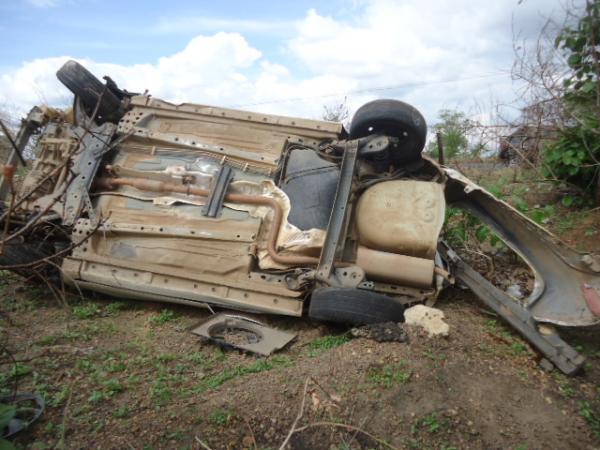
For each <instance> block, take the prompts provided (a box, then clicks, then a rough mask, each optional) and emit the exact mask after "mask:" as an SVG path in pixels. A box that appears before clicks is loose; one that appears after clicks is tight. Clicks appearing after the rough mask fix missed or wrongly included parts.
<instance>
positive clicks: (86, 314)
mask: <svg viewBox="0 0 600 450" xmlns="http://www.w3.org/2000/svg"><path fill="white" fill-rule="evenodd" d="M101 312H102V310H101V309H100V306H98V305H97V304H96V303H86V304H84V305H76V306H73V314H74V315H75V317H77V318H78V319H82V320H83V319H91V318H93V317H96V316H98V315H100V313H101Z"/></svg>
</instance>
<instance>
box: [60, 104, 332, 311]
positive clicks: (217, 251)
mask: <svg viewBox="0 0 600 450" xmlns="http://www.w3.org/2000/svg"><path fill="white" fill-rule="evenodd" d="M131 105H132V108H131V109H130V110H129V111H128V112H127V113H126V114H125V116H124V117H123V119H122V120H121V121H120V123H119V125H118V130H117V133H118V136H119V135H120V136H121V137H124V139H123V140H122V141H121V143H120V145H119V147H118V152H117V155H116V157H115V159H114V161H113V162H112V163H113V166H114V167H116V168H118V170H119V171H120V172H121V173H125V174H131V173H135V174H137V176H141V177H144V176H146V177H148V178H157V179H160V178H161V177H169V176H171V175H173V174H176V175H181V173H182V172H181V168H182V167H184V166H185V164H189V163H190V161H194V158H198V157H202V158H204V160H205V161H214V162H215V163H217V164H222V163H224V162H227V163H228V165H231V166H233V167H235V168H237V169H238V170H237V171H236V180H246V181H252V182H257V183H260V182H261V181H264V180H268V179H269V176H270V175H272V174H273V172H274V171H275V169H276V168H277V165H278V163H279V159H280V157H281V154H282V151H283V150H284V148H285V146H286V145H287V143H288V142H290V141H293V142H300V143H304V144H308V145H311V144H312V145H316V144H317V143H318V142H319V141H320V140H323V139H336V138H338V137H339V134H340V133H341V131H342V125H341V124H339V123H333V122H325V121H317V120H307V119H297V118H290V117H282V116H276V115H268V114H257V113H249V112H245V111H238V110H234V109H226V108H215V107H209V106H203V105H195V104H182V105H173V104H170V103H167V102H164V101H161V100H156V99H153V98H151V97H147V96H137V97H134V98H132V101H131ZM165 168H166V169H167V170H166V171H165V170H164V169H165ZM169 169H171V170H169ZM167 172H168V173H167ZM184 175H185V174H184ZM157 197H159V196H157V195H151V194H148V193H145V192H140V191H137V190H135V189H133V188H127V187H123V188H121V189H119V190H118V192H106V193H100V194H99V195H97V196H96V199H95V205H96V212H97V214H99V216H100V217H102V219H103V224H102V225H100V226H99V227H97V224H94V223H93V221H91V220H88V219H80V220H79V221H78V222H77V224H76V226H75V227H74V230H73V236H74V239H77V237H78V236H86V235H87V234H88V233H92V236H91V237H90V238H89V239H88V240H87V241H86V242H85V243H84V244H83V245H81V246H79V247H77V248H76V249H75V250H74V251H73V254H72V255H71V256H70V257H69V258H66V259H65V260H64V262H63V267H62V268H63V273H64V275H65V280H67V281H68V282H70V283H72V284H76V285H80V287H83V288H88V289H93V290H96V291H101V292H105V293H107V294H111V295H120V296H123V297H129V298H130V297H135V298H143V299H148V300H160V301H170V302H176V303H184V304H198V302H200V303H203V302H206V301H209V302H210V303H212V304H215V305H219V306H223V307H231V308H235V309H242V310H252V311H260V312H267V313H274V314H285V315H292V316H299V315H301V314H302V300H303V299H302V298H301V295H303V293H302V291H300V290H291V289H289V288H288V287H287V285H286V283H285V282H284V280H283V277H282V276H277V275H266V274H264V273H261V274H258V273H253V257H254V256H255V255H256V252H257V248H256V247H257V245H256V243H257V242H256V241H257V237H258V235H259V230H260V226H261V220H260V219H259V218H255V217H251V216H250V215H249V214H248V213H247V212H244V211H236V210H233V209H230V208H224V210H223V215H222V216H221V217H219V218H208V217H204V216H202V215H201V208H199V207H198V206H197V204H186V202H185V199H181V198H177V197H176V196H175V197H174V196H171V201H172V202H174V203H171V204H169V201H168V200H169V199H168V198H167V199H166V204H161V203H160V200H161V199H160V198H157ZM180 197H181V196H180ZM163 200H165V199H164V198H163ZM179 200H181V202H179Z"/></svg>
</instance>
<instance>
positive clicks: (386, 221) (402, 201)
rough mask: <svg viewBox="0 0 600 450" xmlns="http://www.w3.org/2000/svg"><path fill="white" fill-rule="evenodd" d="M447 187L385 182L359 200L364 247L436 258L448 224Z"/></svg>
mask: <svg viewBox="0 0 600 450" xmlns="http://www.w3.org/2000/svg"><path fill="white" fill-rule="evenodd" d="M445 207H446V202H445V198H444V191H443V186H442V185H441V184H439V183H434V182H429V181H419V180H394V181H384V182H381V183H378V184H376V185H374V186H371V187H370V188H368V189H367V190H366V191H365V192H364V193H363V194H362V195H361V197H360V198H359V200H358V205H357V210H356V225H357V229H358V234H359V240H360V244H361V245H363V246H365V247H368V248H370V249H373V250H379V251H383V252H389V253H397V254H402V255H407V256H414V257H417V258H426V259H433V257H434V256H435V252H436V247H437V241H438V236H439V234H440V232H441V230H442V226H443V224H444V213H445Z"/></svg>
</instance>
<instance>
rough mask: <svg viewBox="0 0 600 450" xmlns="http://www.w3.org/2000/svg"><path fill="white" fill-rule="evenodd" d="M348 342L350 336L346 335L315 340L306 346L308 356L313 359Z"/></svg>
mask: <svg viewBox="0 0 600 450" xmlns="http://www.w3.org/2000/svg"><path fill="white" fill-rule="evenodd" d="M349 340H350V336H348V335H347V334H338V335H330V336H323V337H320V338H317V339H315V340H314V341H312V342H310V343H309V344H308V356H310V357H311V358H314V357H315V356H319V355H320V354H322V353H324V352H326V351H327V350H330V349H332V348H335V347H339V346H340V345H343V344H345V343H346V342H348V341H349Z"/></svg>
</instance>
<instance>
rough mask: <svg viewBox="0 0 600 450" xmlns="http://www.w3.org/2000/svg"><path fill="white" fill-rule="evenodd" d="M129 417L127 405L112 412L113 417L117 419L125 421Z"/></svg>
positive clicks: (129, 412) (129, 411)
mask: <svg viewBox="0 0 600 450" xmlns="http://www.w3.org/2000/svg"><path fill="white" fill-rule="evenodd" d="M130 415H131V410H130V409H129V407H128V406H127V405H123V406H120V407H118V408H117V409H115V410H114V411H113V416H114V417H116V418H117V419H125V418H127V417H129V416H130Z"/></svg>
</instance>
